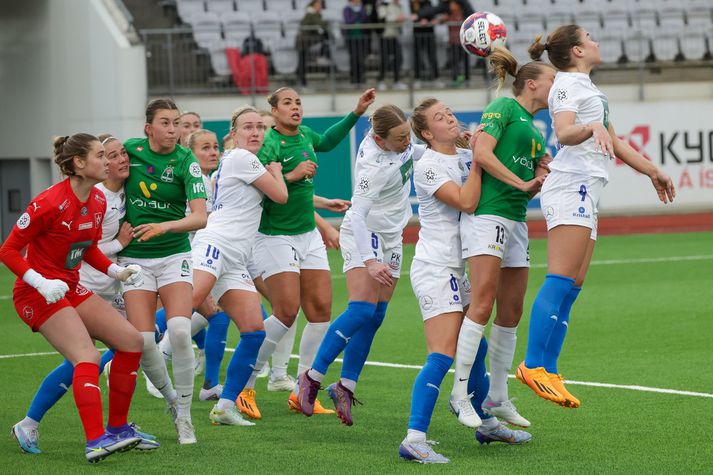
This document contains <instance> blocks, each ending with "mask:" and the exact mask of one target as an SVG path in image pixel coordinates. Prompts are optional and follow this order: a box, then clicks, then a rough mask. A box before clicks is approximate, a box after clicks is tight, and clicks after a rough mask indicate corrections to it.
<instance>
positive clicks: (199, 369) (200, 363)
mask: <svg viewBox="0 0 713 475" xmlns="http://www.w3.org/2000/svg"><path fill="white" fill-rule="evenodd" d="M204 370H205V350H198V352H197V354H196V366H195V371H196V375H198V374H202V373H203V371H204Z"/></svg>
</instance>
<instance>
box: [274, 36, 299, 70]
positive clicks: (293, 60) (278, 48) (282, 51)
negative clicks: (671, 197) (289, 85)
mask: <svg viewBox="0 0 713 475" xmlns="http://www.w3.org/2000/svg"><path fill="white" fill-rule="evenodd" d="M274 46H275V49H274V50H273V51H272V65H273V66H274V67H275V71H277V72H278V73H279V74H294V73H295V71H297V63H298V59H297V50H296V49H295V44H294V41H293V42H292V43H290V42H289V40H288V39H283V40H281V41H280V42H278V43H276V44H275V45H274Z"/></svg>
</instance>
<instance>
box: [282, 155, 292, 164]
mask: <svg viewBox="0 0 713 475" xmlns="http://www.w3.org/2000/svg"><path fill="white" fill-rule="evenodd" d="M293 158H295V156H294V155H292V156H291V157H287V158H285V159H284V160H282V161H283V162H285V163H286V162H289V161H290V160H292V159H293Z"/></svg>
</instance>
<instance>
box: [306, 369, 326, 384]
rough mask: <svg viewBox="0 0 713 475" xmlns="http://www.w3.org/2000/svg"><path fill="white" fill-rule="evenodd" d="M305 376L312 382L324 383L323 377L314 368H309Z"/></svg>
mask: <svg viewBox="0 0 713 475" xmlns="http://www.w3.org/2000/svg"><path fill="white" fill-rule="evenodd" d="M307 376H309V377H310V378H312V379H313V380H314V381H317V382H319V383H321V382H322V381H324V375H323V374H322V373H320V372H319V371H317V370H316V369H314V368H310V369H309V370H307Z"/></svg>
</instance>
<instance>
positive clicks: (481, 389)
mask: <svg viewBox="0 0 713 475" xmlns="http://www.w3.org/2000/svg"><path fill="white" fill-rule="evenodd" d="M487 354H488V340H486V339H485V337H483V338H482V339H481V340H480V346H478V354H476V355H475V361H474V362H473V367H472V368H471V370H470V376H468V394H472V396H470V403H471V404H473V408H474V409H475V412H477V413H478V416H480V419H481V420H485V419H490V418H491V417H493V416H491V415H489V414H486V413H485V412H483V408H482V407H481V406H482V405H483V401H485V398H486V397H487V396H488V391H490V376H488V370H487V369H486V368H485V356H486V355H487Z"/></svg>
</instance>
